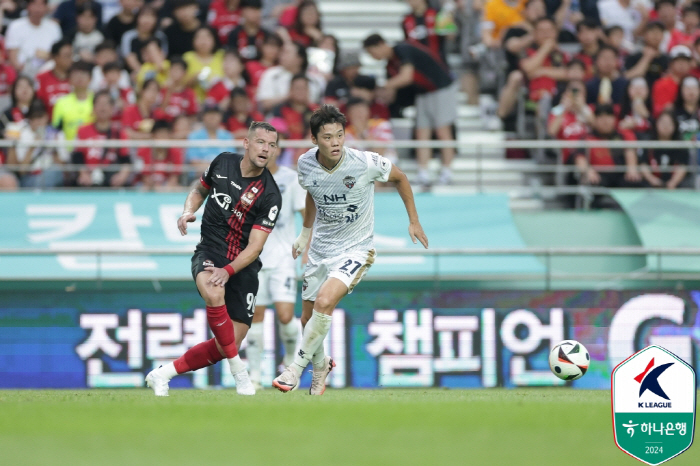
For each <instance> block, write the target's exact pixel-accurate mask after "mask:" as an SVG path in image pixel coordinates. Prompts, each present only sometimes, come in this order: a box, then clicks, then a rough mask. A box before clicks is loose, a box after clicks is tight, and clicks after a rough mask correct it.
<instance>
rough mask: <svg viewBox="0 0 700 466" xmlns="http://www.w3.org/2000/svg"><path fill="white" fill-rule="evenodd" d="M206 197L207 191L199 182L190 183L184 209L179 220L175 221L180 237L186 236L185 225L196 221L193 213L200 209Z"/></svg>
mask: <svg viewBox="0 0 700 466" xmlns="http://www.w3.org/2000/svg"><path fill="white" fill-rule="evenodd" d="M208 195H209V190H208V189H207V188H205V187H204V186H203V185H202V183H201V181H199V180H196V181H195V182H194V183H192V187H191V189H190V192H189V194H187V199H185V209H184V210H183V211H182V215H181V216H180V218H179V219H177V229H178V230H180V234H181V235H182V236H185V235H186V234H187V224H188V223H189V222H194V221H195V220H196V219H197V217H195V215H194V213H195V212H197V210H198V209H199V208H200V207H202V204H203V203H204V199H206V198H207V196H208Z"/></svg>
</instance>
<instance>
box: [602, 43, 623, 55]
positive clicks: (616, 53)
mask: <svg viewBox="0 0 700 466" xmlns="http://www.w3.org/2000/svg"><path fill="white" fill-rule="evenodd" d="M605 50H607V51H609V52H612V53H614V54H615V56H616V57H619V56H620V52H619V51H618V50H617V49H616V48H615V47H613V46H611V45H608V44H603V45H601V46H600V48H599V49H598V53H597V54H596V58H598V56H599V55H600V54H601V52H604V51H605Z"/></svg>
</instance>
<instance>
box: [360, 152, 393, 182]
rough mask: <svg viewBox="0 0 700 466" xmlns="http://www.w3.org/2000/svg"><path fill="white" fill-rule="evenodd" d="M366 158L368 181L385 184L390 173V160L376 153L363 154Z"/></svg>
mask: <svg viewBox="0 0 700 466" xmlns="http://www.w3.org/2000/svg"><path fill="white" fill-rule="evenodd" d="M365 156H366V157H367V174H368V175H369V179H370V181H381V182H386V181H388V180H389V174H390V173H391V160H389V159H387V158H386V157H382V156H381V155H379V154H377V153H376V152H365Z"/></svg>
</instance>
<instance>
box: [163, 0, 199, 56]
mask: <svg viewBox="0 0 700 466" xmlns="http://www.w3.org/2000/svg"><path fill="white" fill-rule="evenodd" d="M198 14H199V4H198V3H197V1H196V0H174V1H173V17H174V19H175V20H174V21H173V22H172V24H170V26H168V27H166V28H165V30H164V31H163V32H164V33H165V36H166V37H167V38H168V54H167V55H168V57H172V56H175V55H180V56H183V55H184V54H185V53H187V52H189V51H191V50H192V48H193V45H192V43H193V40H194V34H195V32H196V31H197V30H198V29H199V27H200V26H201V25H202V22H201V21H200V20H199V18H198V17H197V15H198Z"/></svg>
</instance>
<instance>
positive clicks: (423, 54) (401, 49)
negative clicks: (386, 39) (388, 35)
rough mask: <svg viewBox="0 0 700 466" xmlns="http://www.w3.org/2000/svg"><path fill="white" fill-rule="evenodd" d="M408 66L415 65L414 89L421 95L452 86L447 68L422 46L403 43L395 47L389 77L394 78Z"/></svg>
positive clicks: (387, 69) (388, 66)
mask: <svg viewBox="0 0 700 466" xmlns="http://www.w3.org/2000/svg"><path fill="white" fill-rule="evenodd" d="M406 64H411V65H413V87H414V88H415V89H416V92H418V93H419V94H423V93H426V92H432V91H436V90H438V89H444V88H446V87H448V86H449V85H450V84H452V78H451V77H450V71H449V70H448V68H447V66H446V65H445V64H444V63H443V62H442V60H441V59H440V57H439V56H437V55H435V54H434V53H433V52H432V51H431V50H430V49H429V48H427V47H425V46H424V45H422V44H419V43H416V42H411V43H409V42H401V43H399V44H397V45H395V46H394V56H393V57H392V58H390V59H389V61H388V62H387V64H386V71H387V76H388V77H389V78H393V77H394V76H396V75H397V74H399V71H400V70H401V66H402V65H406Z"/></svg>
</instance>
